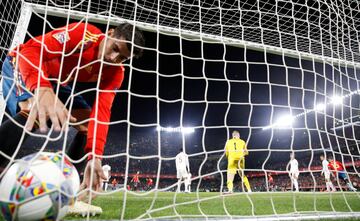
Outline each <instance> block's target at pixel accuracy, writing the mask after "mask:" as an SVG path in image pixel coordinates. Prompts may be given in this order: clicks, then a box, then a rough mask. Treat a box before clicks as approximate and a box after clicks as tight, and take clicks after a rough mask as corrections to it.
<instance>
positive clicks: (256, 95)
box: [0, 0, 360, 220]
mask: <svg viewBox="0 0 360 221" xmlns="http://www.w3.org/2000/svg"><path fill="white" fill-rule="evenodd" d="M10 7H12V5H11V6H10ZM17 14H18V15H19V17H17V18H16V19H13V18H11V17H10V16H9V17H8V18H7V17H5V20H0V25H4V24H7V23H11V24H12V28H11V29H12V31H13V34H12V35H11V36H12V37H11V38H12V41H11V44H9V43H6V44H5V43H3V41H1V39H0V42H1V45H0V49H1V53H2V54H1V55H2V56H1V57H2V58H4V56H5V54H6V52H7V51H8V50H9V49H11V48H14V47H15V46H16V45H18V44H20V43H22V42H23V41H24V39H25V37H26V34H29V31H28V29H29V28H31V27H29V24H30V20H31V18H32V16H34V17H38V18H40V19H42V20H45V21H44V22H47V21H46V18H47V16H54V17H57V18H59V19H63V20H66V23H67V24H68V23H69V20H76V21H83V22H89V23H92V24H95V25H96V24H99V25H106V26H107V28H108V25H110V26H116V25H117V24H119V23H123V22H128V23H131V24H134V25H136V26H137V27H139V28H140V29H141V30H143V31H144V32H146V33H149V34H148V35H149V39H150V40H147V46H146V47H145V48H144V50H145V53H146V54H145V57H146V58H147V59H148V60H149V61H146V60H141V62H143V64H139V63H141V62H133V61H132V60H131V61H130V62H128V63H126V64H125V67H126V68H127V71H128V74H127V73H126V77H127V79H126V80H125V81H126V84H125V86H124V88H123V87H122V88H120V89H115V90H114V91H113V92H114V93H116V94H120V96H122V95H124V94H126V95H125V96H124V97H126V98H123V97H120V96H118V97H117V98H118V99H119V100H121V102H119V101H116V102H115V104H114V106H113V112H120V113H121V114H119V113H116V114H118V115H115V117H114V120H113V121H112V122H110V123H109V124H110V128H111V127H113V128H115V129H114V130H117V131H116V132H111V131H110V132H109V136H108V137H109V138H108V141H107V142H109V143H110V144H108V145H107V147H106V150H105V151H107V152H106V155H105V156H104V158H103V161H105V162H107V163H108V164H109V165H111V167H112V168H113V170H114V171H112V174H113V176H114V177H116V178H118V179H119V180H121V181H120V183H119V184H120V186H121V187H120V188H118V189H116V190H114V191H111V192H102V193H96V194H98V195H99V196H98V198H99V201H97V203H99V205H100V203H103V205H100V206H102V207H103V210H106V209H107V208H106V207H107V205H108V204H107V203H108V202H107V201H108V200H109V202H110V201H111V202H113V201H114V199H118V200H117V201H116V203H117V204H118V207H119V208H116V209H117V214H116V215H114V214H112V216H111V217H110V216H109V217H101V218H103V219H118V218H120V219H157V218H159V219H161V218H165V219H166V218H179V219H185V220H187V219H189V220H190V219H191V218H201V219H212V218H215V219H216V218H221V219H239V220H241V219H249V220H273V219H276V220H297V219H304V220H305V219H317V218H325V219H326V218H334V217H336V218H359V217H360V208H359V204H357V202H358V200H359V199H360V194H359V193H358V192H349V191H347V189H346V188H347V187H346V184H345V183H344V181H343V180H340V179H339V178H331V180H332V182H333V183H334V185H335V186H336V187H337V189H338V190H339V192H338V193H318V192H319V191H320V190H321V189H325V182H324V177H323V176H320V174H321V171H322V167H321V162H320V159H319V156H320V155H321V154H326V155H328V156H332V157H334V158H335V159H336V160H338V161H339V162H341V163H342V164H343V165H344V167H345V173H346V174H347V175H348V180H350V181H349V182H350V183H351V184H352V183H357V184H356V186H357V188H358V190H359V189H360V173H359V172H360V169H359V167H360V143H359V142H358V140H359V139H360V135H359V130H360V127H359V126H360V122H359V123H358V116H359V114H360V43H359V42H360V32H359V30H360V23H359V22H358V21H356V18H358V17H360V4H359V3H358V2H356V1H353V0H346V1H337V0H309V1H302V0H291V1H273V0H257V1H254V2H253V1H249V0H248V1H241V0H237V1H234V2H233V3H230V2H229V1H220V0H209V1H200V0H195V1H187V0H186V1H183V0H171V1H163V0H158V1H155V2H150V1H131V0H120V1H115V0H114V1H112V0H110V1H105V0H100V1H99V3H97V2H96V1H93V0H89V1H80V2H78V1H70V0H23V1H21V9H19V10H18V12H17ZM44 15H45V16H44ZM30 26H31V24H30ZM44 27H45V25H44ZM50 28H51V29H53V28H57V27H55V26H52V25H50ZM42 31H43V32H45V30H42ZM0 38H5V34H0ZM161 39H165V40H163V41H162V40H161ZM149 41H150V42H149ZM288 60H291V61H288ZM101 63H102V64H103V63H104V62H102V61H101ZM140 75H141V76H140ZM141 81H143V82H146V83H138V82H141ZM99 90H100V89H99V88H97V87H96V88H95V91H96V92H98V91H99ZM84 94H85V93H84ZM72 96H74V94H72ZM119 97H120V98H119ZM5 99H6V98H5ZM125 102H126V105H125ZM5 103H6V102H5V100H4V98H3V96H2V90H1V88H0V122H1V121H2V118H3V115H4V114H6V113H5V106H6V105H5ZM119 103H120V104H119ZM124 125H125V126H124ZM123 126H124V127H123ZM119 128H120V129H119ZM124 128H125V129H124ZM233 130H239V131H240V134H241V135H240V137H241V138H242V139H243V140H244V141H245V142H246V145H247V147H248V150H249V156H247V157H246V164H245V165H246V166H245V169H244V172H245V175H247V176H248V179H249V180H250V184H251V186H252V190H253V193H245V191H244V184H243V183H242V182H241V179H239V177H238V175H236V176H235V177H236V178H235V180H234V181H235V183H234V186H235V187H234V189H235V193H234V195H229V196H228V195H224V194H223V192H224V191H223V190H225V189H227V186H226V184H227V176H226V173H227V162H225V159H226V157H225V156H224V151H223V149H224V145H225V142H226V140H227V139H230V138H231V132H232V131H233ZM144 131H145V132H144ZM42 136H43V135H42ZM44 136H48V137H46V142H48V141H49V140H51V141H54V140H55V141H56V142H60V143H61V145H62V146H63V147H65V145H66V141H67V138H66V139H63V138H60V137H57V138H56V139H55V138H53V137H51V136H50V134H48V135H44ZM65 136H68V134H66V135H65ZM69 137H70V136H69ZM64 140H65V141H64ZM41 145H43V144H41ZM45 146H46V144H44V145H43V146H42V148H45ZM48 146H49V144H48ZM48 146H47V147H46V148H48ZM147 147H148V148H147ZM180 149H184V150H185V152H186V153H187V154H188V156H189V160H190V171H191V173H192V179H191V180H192V182H193V185H192V187H193V190H195V193H192V194H189V195H185V194H183V193H176V192H175V189H176V187H177V182H178V180H177V177H176V171H175V170H174V166H175V163H174V160H175V155H176V154H177V153H178V152H179V150H180ZM63 150H64V148H63ZM290 153H295V154H296V156H299V158H297V160H298V161H299V167H300V176H299V177H300V178H299V183H300V184H299V185H300V190H302V191H308V192H309V193H296V192H292V191H291V190H292V187H293V186H292V185H293V183H292V180H291V179H290V178H289V176H288V172H289V171H288V170H287V163H288V162H289V160H290V158H289V155H290ZM138 170H140V172H141V170H142V171H143V172H141V173H140V176H141V179H148V178H149V177H153V178H154V179H155V182H154V183H155V184H154V186H153V187H152V188H149V189H145V188H143V189H142V190H141V191H140V192H138V191H137V188H138V187H137V186H136V188H134V187H132V186H131V185H132V184H131V183H130V180H131V178H132V176H135V175H136V173H137V171H138ZM79 172H81V171H79ZM269 174H270V175H272V176H273V178H274V180H275V181H274V183H270V181H269V177H268V175H269ZM240 176H241V175H240ZM0 179H1V177H0ZM182 184H183V183H182ZM326 185H327V184H326ZM354 185H355V184H354ZM128 188H129V189H128ZM132 188H133V189H132ZM213 190H214V192H213V193H211V191H213ZM91 192H92V194H94V191H93V190H92V191H91ZM174 192H175V193H174ZM237 197H238V198H237ZM279 199H280V200H279ZM101 200H103V201H101ZM281 200H285V201H286V203H288V204H291V205H290V206H288V205H285V204H286V203H283V202H281ZM140 201H141V203H142V204H143V205H142V206H143V207H144V208H145V209H142V208H137V206H138V205H140V203H139V202H140ZM337 201H341V203H338V202H337ZM109 204H110V203H109ZM233 204H239V205H240V204H241V206H242V208H238V207H235V206H234V205H233ZM109 208H111V205H109ZM194 208H195V209H194ZM264 208H266V209H264ZM88 219H90V217H88Z"/></svg>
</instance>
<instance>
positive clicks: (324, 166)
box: [320, 155, 336, 192]
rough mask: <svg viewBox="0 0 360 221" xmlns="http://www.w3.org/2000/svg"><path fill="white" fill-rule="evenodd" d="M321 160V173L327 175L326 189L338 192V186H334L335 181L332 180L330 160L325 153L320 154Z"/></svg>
mask: <svg viewBox="0 0 360 221" xmlns="http://www.w3.org/2000/svg"><path fill="white" fill-rule="evenodd" d="M320 160H321V164H322V170H321V175H323V174H324V176H325V182H326V191H327V192H330V189H331V191H332V192H336V188H335V187H334V185H333V183H332V182H331V180H330V170H329V161H327V159H326V157H325V155H320Z"/></svg>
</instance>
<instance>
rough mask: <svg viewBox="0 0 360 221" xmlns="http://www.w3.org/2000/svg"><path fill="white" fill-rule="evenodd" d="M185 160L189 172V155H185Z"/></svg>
mask: <svg viewBox="0 0 360 221" xmlns="http://www.w3.org/2000/svg"><path fill="white" fill-rule="evenodd" d="M185 160H186V169H187V172H188V173H190V165H189V157H188V155H186V158H185Z"/></svg>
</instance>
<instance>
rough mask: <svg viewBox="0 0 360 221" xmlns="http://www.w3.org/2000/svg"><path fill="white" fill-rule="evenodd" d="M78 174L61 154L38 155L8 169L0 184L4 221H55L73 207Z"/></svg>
mask: <svg viewBox="0 0 360 221" xmlns="http://www.w3.org/2000/svg"><path fill="white" fill-rule="evenodd" d="M79 187H80V179H79V174H78V172H77V170H76V169H75V167H74V166H73V165H72V164H71V163H70V162H69V161H68V159H67V157H64V156H63V155H62V154H61V153H47V152H41V153H36V154H32V155H29V156H26V157H24V158H22V159H21V160H20V161H18V162H16V163H14V164H13V165H11V167H10V168H9V170H8V171H7V172H6V174H5V175H4V177H3V179H2V181H1V183H0V209H1V213H2V215H3V216H4V218H5V219H6V220H59V219H61V218H62V217H64V216H65V215H66V212H67V210H68V207H69V206H70V205H72V204H73V203H74V200H75V196H76V193H77V191H78V190H79Z"/></svg>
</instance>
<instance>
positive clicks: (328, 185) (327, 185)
mask: <svg viewBox="0 0 360 221" xmlns="http://www.w3.org/2000/svg"><path fill="white" fill-rule="evenodd" d="M326 190H327V191H328V192H329V191H330V182H326Z"/></svg>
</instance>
